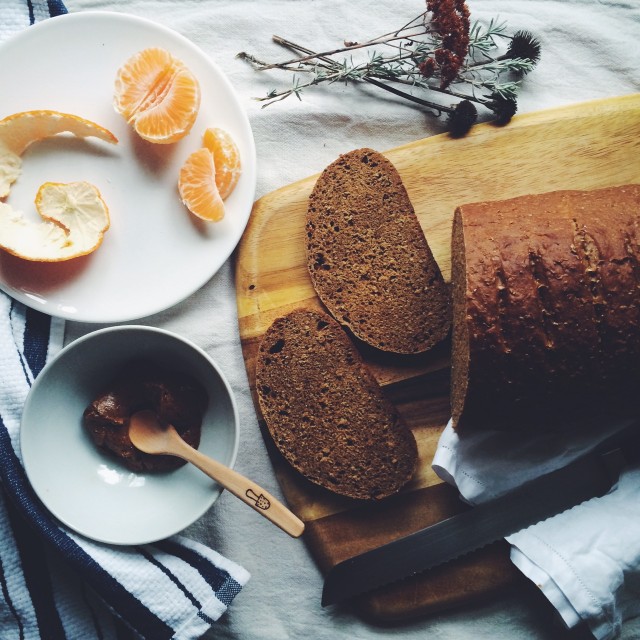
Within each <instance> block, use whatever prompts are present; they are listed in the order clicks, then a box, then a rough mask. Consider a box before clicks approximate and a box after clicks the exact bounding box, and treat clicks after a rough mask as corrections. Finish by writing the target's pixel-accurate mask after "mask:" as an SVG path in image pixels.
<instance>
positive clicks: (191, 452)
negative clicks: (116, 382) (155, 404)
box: [129, 411, 304, 538]
mask: <svg viewBox="0 0 640 640" xmlns="http://www.w3.org/2000/svg"><path fill="white" fill-rule="evenodd" d="M129 438H130V439H131V442H132V443H133V445H134V446H135V447H136V449H140V451H144V452H145V453H151V454H164V455H167V454H168V455H171V456H178V457H179V458H182V459H183V460H186V461H187V462H191V463H192V464H194V465H195V466H196V467H198V469H200V471H203V472H204V473H206V474H207V475H208V476H209V477H210V478H213V479H214V480H215V481H216V482H217V483H218V484H221V485H222V486H223V487H224V488H225V489H228V490H229V491H230V492H231V493H233V495H234V496H237V497H238V498H240V500H242V502H244V503H245V504H248V505H249V506H250V507H252V508H253V509H254V510H255V511H257V512H258V513H259V514H260V515H263V516H264V517H265V518H267V519H268V520H271V522H273V524H275V525H277V526H278V527H280V528H281V529H282V530H283V531H286V532H287V533H288V534H289V535H290V536H293V537H294V538H297V537H298V536H300V535H302V532H303V531H304V522H302V520H300V519H299V518H298V517H296V516H295V515H294V514H293V513H291V511H289V509H287V507H285V506H284V505H283V504H282V503H281V502H280V501H279V500H278V499H277V498H274V497H273V496H272V495H271V494H270V493H269V492H268V491H265V490H264V489H263V488H262V487H260V486H258V485H257V484H256V483H255V482H252V481H251V480H249V479H248V478H245V477H244V476H243V475H241V474H240V473H238V472H237V471H234V470H233V469H230V468H229V467H225V465H223V464H221V463H220V462H218V461H216V460H214V459H213V458H209V457H208V456H205V455H204V454H203V453H200V451H198V450H197V449H194V448H193V447H192V446H190V445H188V444H187V443H186V442H185V441H184V440H183V439H182V438H181V437H180V435H179V434H178V432H177V431H176V430H175V428H174V427H173V426H171V425H168V426H166V427H163V426H162V425H161V424H160V423H159V422H158V418H157V416H156V414H155V413H154V412H153V411H138V412H137V413H134V414H133V415H132V416H131V420H130V422H129Z"/></svg>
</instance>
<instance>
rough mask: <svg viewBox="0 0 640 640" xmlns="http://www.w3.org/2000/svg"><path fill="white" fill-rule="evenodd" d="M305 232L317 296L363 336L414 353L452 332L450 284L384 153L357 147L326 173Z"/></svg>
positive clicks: (313, 199)
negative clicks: (443, 275)
mask: <svg viewBox="0 0 640 640" xmlns="http://www.w3.org/2000/svg"><path fill="white" fill-rule="evenodd" d="M306 231H307V266H308V268H309V273H310V275H311V280H312V282H313V286H314V288H315V290H316V293H317V294H318V296H319V298H320V299H321V300H322V302H323V303H324V305H325V307H326V308H327V310H328V311H329V313H330V314H331V315H332V316H333V317H334V318H335V319H336V320H337V321H338V322H339V323H340V324H341V325H342V326H344V327H346V328H348V329H349V330H350V331H351V332H352V334H353V335H354V336H356V337H357V338H358V339H360V340H362V341H363V342H365V343H367V344H369V345H371V346H373V347H375V348H377V349H380V350H382V351H387V352H392V353H402V354H415V353H422V352H424V351H427V350H428V349H430V348H431V347H433V346H434V345H436V344H437V343H439V342H440V341H442V340H443V339H445V338H446V337H447V336H448V334H449V330H450V326H451V308H450V307H451V305H450V292H449V289H448V287H447V285H446V284H445V282H444V279H443V277H442V274H441V272H440V269H439V267H438V264H437V263H436V261H435V259H434V258H433V254H432V252H431V249H430V248H429V245H428V244H427V240H426V239H425V236H424V233H423V232H422V228H421V227H420V223H419V221H418V218H417V217H416V214H415V211H414V209H413V206H412V205H411V201H410V200H409V196H408V194H407V191H406V189H405V187H404V185H403V183H402V179H401V177H400V175H399V174H398V172H397V170H396V169H395V167H394V166H393V165H392V164H391V162H389V160H387V159H386V158H385V157H384V156H383V155H382V154H380V153H378V152H377V151H374V150H373V149H366V148H365V149H356V150H354V151H350V152H349V153H345V154H343V155H341V156H340V157H339V158H338V159H337V160H336V161H335V162H333V163H332V164H330V165H329V166H328V167H327V168H326V169H325V170H324V171H323V172H322V174H321V175H320V177H319V178H318V180H317V182H316V184H315V186H314V189H313V191H312V193H311V196H310V198H309V205H308V211H307V223H306Z"/></svg>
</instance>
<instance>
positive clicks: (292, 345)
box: [256, 309, 418, 499]
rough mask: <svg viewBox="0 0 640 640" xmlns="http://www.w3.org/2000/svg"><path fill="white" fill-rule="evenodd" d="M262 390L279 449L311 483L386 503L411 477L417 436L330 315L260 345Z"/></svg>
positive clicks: (308, 315) (290, 323) (288, 321)
mask: <svg viewBox="0 0 640 640" xmlns="http://www.w3.org/2000/svg"><path fill="white" fill-rule="evenodd" d="M256 389H257V394H258V400H259V406H260V410H261V412H262V415H263V417H264V420H265V422H266V424H267V428H268V430H269V433H270V434H271V436H272V438H273V441H274V443H275V445H276V447H277V448H278V449H279V450H280V452H281V453H282V455H283V456H284V457H285V458H286V460H287V461H288V462H289V463H290V464H291V465H292V466H293V467H294V468H295V469H297V470H298V471H299V472H300V473H301V474H302V475H303V476H305V477H306V478H307V479H308V480H310V481H311V482H314V483H316V484H318V485H320V486H322V487H325V488H326V489H329V490H330V491H333V492H335V493H338V494H340V495H344V496H348V497H351V498H358V499H372V498H373V499H381V498H385V497H387V496H389V495H391V494H394V493H396V492H397V491H398V490H399V489H400V488H401V487H402V486H403V485H405V484H406V483H407V482H408V481H409V480H410V478H411V476H412V475H413V473H414V471H415V468H416V465H417V460H418V455H417V447H416V442H415V439H414V437H413V434H412V432H411V430H410V429H409V428H408V427H407V426H406V425H405V423H404V422H403V421H402V420H401V418H400V416H399V414H398V413H397V411H396V409H395V407H394V406H393V405H392V404H391V402H389V400H388V399H387V398H386V397H385V396H384V394H383V393H382V390H381V389H380V387H379V385H378V383H377V382H376V380H375V378H374V377H373V376H372V374H371V373H370V372H369V370H368V369H367V368H366V366H365V365H364V363H363V361H362V359H361V357H360V355H359V353H358V351H357V350H356V349H355V347H354V346H353V344H352V342H351V340H350V339H349V337H348V336H347V334H346V333H345V332H344V331H343V330H342V328H341V327H340V326H339V325H338V324H337V323H336V322H335V320H333V319H332V318H331V317H330V316H329V315H327V314H325V313H321V312H316V311H311V310H304V309H301V310H296V311H293V312H291V313H289V314H287V315H286V316H283V317H281V318H278V319H276V320H275V321H274V322H273V324H272V325H271V327H270V328H269V329H268V330H267V331H266V332H265V334H264V336H263V338H262V342H261V344H260V348H259V352H258V357H257V366H256Z"/></svg>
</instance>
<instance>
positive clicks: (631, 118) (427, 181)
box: [236, 94, 640, 622]
mask: <svg viewBox="0 0 640 640" xmlns="http://www.w3.org/2000/svg"><path fill="white" fill-rule="evenodd" d="M370 146H372V147H373V148H375V140H372V141H371V144H370ZM377 150H378V151H382V152H383V153H385V155H386V156H387V157H388V158H389V159H390V160H391V161H392V162H393V163H394V165H395V166H396V168H397V169H398V171H399V172H400V175H401V176H402V178H403V181H404V183H405V186H406V188H407V191H408V193H409V196H410V198H411V201H412V203H413V205H414V207H415V210H416V214H417V215H418V218H419V220H420V224H421V225H422V228H423V231H424V233H425V235H426V237H427V240H428V242H429V245H430V246H431V248H432V250H433V253H434V256H435V258H436V260H437V261H438V263H439V264H440V267H441V269H442V272H443V274H444V276H445V279H447V280H449V279H450V271H451V268H450V267H451V264H450V263H451V261H450V234H451V222H452V217H453V211H454V209H455V207H456V205H458V204H462V203H464V202H472V201H478V200H497V199H503V198H510V197H513V196H518V195H522V194H531V193H541V192H545V191H552V190H555V189H592V188H598V187H604V186H611V185H619V184H625V183H631V182H640V94H635V95H630V96H624V97H619V98H612V99H605V100H598V101H593V102H588V103H583V104H577V105H570V106H565V107H561V108H556V109H551V110H545V111H540V112H536V113H530V114H526V115H521V116H518V117H516V118H514V119H513V120H512V122H511V123H510V124H509V125H508V126H506V127H502V128H499V127H495V126H493V125H491V124H481V125H478V126H476V127H474V128H473V129H472V130H471V132H470V133H469V134H468V135H467V136H466V137H464V138H461V139H453V138H451V137H450V136H449V135H447V134H443V135H438V136H434V137H431V138H425V139H423V140H417V141H415V142H412V143H410V144H407V145H404V146H401V147H398V148H396V149H391V150H387V151H385V150H383V149H377ZM344 151H349V149H345V150H344ZM316 179H317V175H316V176H311V177H309V178H307V179H305V180H301V181H299V182H296V183H294V184H291V185H289V186H286V187H284V188H282V189H279V190H277V191H274V192H272V193H270V194H268V195H266V196H264V197H263V198H261V199H260V200H258V201H257V202H256V203H255V204H254V207H253V211H252V213H251V218H250V220H249V224H248V227H247V229H246V231H245V233H244V236H243V238H242V241H241V243H240V245H239V247H238V250H237V253H236V265H237V271H236V295H237V305H238V314H239V323H240V337H241V342H242V348H243V354H244V359H245V363H246V367H247V373H248V376H249V381H250V385H251V390H252V393H253V398H254V404H255V406H256V411H257V412H258V415H259V418H261V416H260V411H259V407H258V404H257V399H256V395H255V355H256V352H257V348H258V345H259V341H260V338H261V336H262V334H263V333H264V331H265V330H266V329H267V327H268V326H269V325H270V324H271V322H272V321H273V320H274V319H275V318H276V317H278V316H280V315H282V314H284V313H286V312H288V311H290V310H292V309H294V308H297V307H312V308H321V303H320V301H319V299H318V298H317V297H316V295H315V292H314V289H313V287H312V284H311V280H310V278H309V275H308V273H307V268H306V256H305V231H304V226H305V216H306V207H307V199H308V196H309V194H310V192H311V189H312V188H313V185H314V184H315V181H316ZM449 350H450V344H449V343H446V344H443V345H441V346H440V347H438V348H437V349H435V350H434V351H432V352H431V353H428V354H426V355H424V356H421V357H412V358H406V357H405V358H393V357H389V356H386V357H385V356H380V355H379V354H375V353H371V352H367V353H364V356H365V359H366V361H367V362H368V364H369V365H370V367H371V369H372V371H373V373H374V375H375V376H376V378H377V379H378V381H379V382H380V384H381V385H383V387H384V388H385V392H386V393H387V394H388V395H389V397H390V398H391V399H392V401H393V402H394V403H395V404H396V406H397V408H398V410H399V411H400V413H401V414H402V415H403V417H404V418H405V420H406V421H407V423H408V424H409V426H410V427H411V429H412V430H413V432H414V435H415V436H416V440H417V442H418V448H419V454H420V464H419V470H418V472H417V473H416V475H415V477H414V478H413V480H412V481H411V483H410V484H409V485H408V486H407V487H406V488H405V489H404V490H403V492H402V493H401V494H399V495H398V496H395V497H393V498H390V499H388V500H386V501H382V502H380V503H377V504H370V505H369V504H368V505H362V504H361V503H358V502H357V501H352V500H349V499H343V498H339V497H336V496H333V495H331V494H329V493H328V492H327V491H325V490H323V489H320V488H318V487H315V486H313V485H311V484H310V483H308V482H307V481H305V480H304V478H302V477H301V476H300V475H299V474H297V473H296V472H295V471H293V470H292V469H291V468H290V467H289V466H288V465H287V464H286V462H284V461H283V459H282V458H281V457H280V456H279V454H278V453H277V451H275V449H274V447H273V445H272V444H271V442H270V437H269V435H268V433H267V432H266V430H264V429H263V431H264V434H265V443H266V446H267V448H268V449H269V450H270V453H271V455H272V460H273V463H274V466H275V470H276V473H277V477H278V480H279V482H280V484H281V488H282V491H283V493H284V494H285V496H286V499H287V501H288V503H289V505H290V506H291V508H292V509H293V510H294V511H295V512H296V513H297V514H298V515H299V516H300V517H301V518H302V519H303V520H304V521H305V523H306V531H305V534H304V538H305V540H306V542H307V544H308V546H309V548H310V550H311V552H312V554H313V556H314V558H315V559H316V561H317V563H318V565H319V567H320V568H321V569H322V570H323V571H325V570H327V569H328V568H329V567H331V566H333V565H335V564H336V563H337V562H339V561H341V560H344V559H346V558H348V557H350V556H352V555H355V554H356V553H360V552H363V551H365V550H368V549H370V548H373V547H376V546H379V545H380V544H383V543H384V542H387V541H389V540H392V539H393V538H395V537H397V536H399V535H403V534H406V533H410V532H412V531H415V530H417V529H420V528H422V527H424V526H426V525H428V524H430V523H432V522H436V521H438V520H441V519H443V518H445V517H447V516H449V515H451V514H453V513H455V512H457V511H460V510H461V509H463V508H465V507H463V506H462V504H461V503H460V501H459V500H458V499H457V496H456V494H455V491H454V490H452V489H451V488H450V487H449V486H448V485H444V484H443V483H442V482H441V481H440V480H439V479H438V478H437V476H436V475H435V474H434V473H433V471H432V470H431V461H432V458H433V454H434V451H435V448H436V445H437V442H438V437H439V435H440V433H441V431H442V429H443V428H444V426H445V424H446V422H447V420H448V418H449V397H448V394H449ZM261 422H262V421H261ZM520 583H522V584H521V586H522V588H526V586H525V584H524V583H525V581H524V579H523V578H521V577H520V575H519V574H518V573H517V571H516V570H515V569H514V568H513V567H512V565H511V564H510V562H509V560H508V549H507V545H506V543H497V544H495V545H493V546H490V547H487V548H486V549H484V550H482V551H481V552H476V553H475V554H470V555H469V556H467V557H465V558H462V559H459V560H457V561H454V562H452V563H448V564H447V565H444V566H443V567H440V568H438V569H437V570H433V571H430V572H428V573H425V574H423V575H420V576H417V577H414V578H411V579H407V580H404V581H401V582H398V583H395V584H393V585H389V586H387V587H384V588H382V589H379V590H377V591H376V592H373V593H371V594H368V595H366V596H364V597H362V598H360V599H359V600H358V601H357V602H356V604H357V605H358V607H359V609H360V610H361V611H363V612H364V613H366V614H368V615H369V616H371V617H373V618H374V619H375V620H378V621H386V622H389V621H394V620H404V619H408V618H410V617H415V616H418V615H423V614H425V613H428V612H433V611H439V610H442V609H444V608H447V607H452V606H459V605H461V604H467V603H470V602H472V601H474V600H476V599H478V598H485V597H487V596H490V595H492V594H495V593H497V592H499V591H500V590H501V589H504V588H506V587H513V586H514V585H519V584H520ZM320 595H321V594H320V593H318V602H319V601H320Z"/></svg>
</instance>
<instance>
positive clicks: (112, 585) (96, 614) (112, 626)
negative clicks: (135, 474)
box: [0, 292, 249, 640]
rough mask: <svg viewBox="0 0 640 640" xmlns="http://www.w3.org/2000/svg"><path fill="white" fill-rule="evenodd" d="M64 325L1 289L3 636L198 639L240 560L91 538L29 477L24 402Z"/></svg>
mask: <svg viewBox="0 0 640 640" xmlns="http://www.w3.org/2000/svg"><path fill="white" fill-rule="evenodd" d="M62 333H63V322H62V321H60V320H58V319H51V318H49V317H48V316H45V315H43V314H41V313H40V312H37V311H33V310H30V309H27V308H25V307H24V306H23V305H21V304H19V303H16V302H15V301H14V300H12V299H11V298H9V297H8V296H7V295H6V294H4V293H1V292H0V389H1V392H0V489H1V491H0V594H1V595H0V638H2V640H8V639H9V638H16V639H17V638H20V639H21V640H22V639H24V640H38V639H42V640H58V639H60V640H92V639H94V638H95V639H96V640H97V639H98V638H99V639H101V640H110V639H114V640H115V638H119V639H120V640H121V639H122V638H123V637H127V636H124V635H123V628H124V625H123V624H122V622H124V623H126V627H128V628H130V629H132V630H133V631H134V632H135V634H137V636H140V637H142V638H145V639H149V640H162V639H169V638H175V639H176V640H182V639H184V640H187V639H193V638H198V637H200V636H201V635H202V634H203V633H204V632H205V631H206V630H207V629H208V628H209V627H210V626H211V624H212V623H213V622H214V621H215V620H217V619H218V618H219V617H220V616H221V615H222V614H223V613H224V611H225V610H226V608H227V606H228V605H229V604H230V603H231V601H232V600H233V598H234V597H235V596H236V595H237V594H238V593H239V591H240V590H241V588H242V586H243V585H244V584H245V583H246V581H247V580H248V578H249V574H248V573H247V572H246V571H245V570H244V569H243V568H242V567H239V566H238V565H236V564H235V563H233V562H230V561H229V560H227V559H225V558H224V557H222V556H220V555H219V554H218V553H216V552H214V551H212V550H211V549H209V548H207V547H205V546H204V545H201V544H199V543H196V542H194V541H191V540H188V539H186V538H184V537H181V536H174V537H172V538H169V539H167V540H164V541H162V542H159V543H156V544H152V545H144V546H138V547H112V546H109V545H105V544H99V543H95V542H92V541H90V540H87V539H85V538H83V537H81V536H78V535H76V534H74V533H73V532H71V531H68V530H66V529H65V528H64V527H62V526H61V525H59V524H58V523H57V521H55V520H54V518H53V517H52V516H51V515H50V514H49V512H48V511H47V510H46V509H45V508H44V507H43V506H42V505H41V503H40V502H39V501H38V499H37V497H36V496H35V495H34V493H33V491H32V489H31V486H30V485H29V483H28V481H27V479H26V476H25V473H24V470H23V468H22V465H21V463H20V453H19V445H18V436H19V427H20V413H21V408H22V405H23V403H24V400H25V397H26V395H27V393H28V391H29V387H30V385H31V383H32V382H33V380H34V378H35V377H36V376H37V375H38V372H39V371H40V370H41V369H42V367H43V366H44V365H45V363H46V361H47V360H48V359H49V358H50V357H52V355H54V353H55V352H56V351H57V350H58V349H59V348H60V347H61V345H62ZM96 596H97V597H96ZM103 603H105V604H106V605H107V607H104V604H103ZM107 608H108V609H110V610H111V611H112V612H113V613H115V614H116V617H115V618H114V617H113V616H111V615H110V614H109V613H108V609H107Z"/></svg>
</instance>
